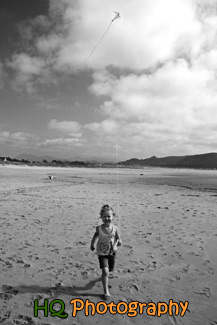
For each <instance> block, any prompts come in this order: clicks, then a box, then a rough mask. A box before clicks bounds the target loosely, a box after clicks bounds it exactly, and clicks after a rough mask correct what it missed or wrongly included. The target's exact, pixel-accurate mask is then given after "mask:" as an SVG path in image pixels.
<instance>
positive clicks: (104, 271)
mask: <svg viewBox="0 0 217 325" xmlns="http://www.w3.org/2000/svg"><path fill="white" fill-rule="evenodd" d="M108 276H109V269H108V267H104V268H103V269H102V285H103V290H104V294H105V295H106V296H110V293H109V290H108Z"/></svg>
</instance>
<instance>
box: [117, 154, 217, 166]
mask: <svg viewBox="0 0 217 325" xmlns="http://www.w3.org/2000/svg"><path fill="white" fill-rule="evenodd" d="M118 164H119V165H124V166H133V167H136V166H137V167H145V166H152V167H171V168H201V169H213V168H217V153H206V154H201V155H190V156H169V157H164V158H157V157H155V156H153V157H151V158H147V159H136V158H132V159H129V160H126V161H122V162H119V163H118Z"/></svg>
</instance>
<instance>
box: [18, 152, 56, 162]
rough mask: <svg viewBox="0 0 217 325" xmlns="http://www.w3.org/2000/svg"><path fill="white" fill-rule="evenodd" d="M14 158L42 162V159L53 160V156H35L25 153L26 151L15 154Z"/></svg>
mask: <svg viewBox="0 0 217 325" xmlns="http://www.w3.org/2000/svg"><path fill="white" fill-rule="evenodd" d="M15 159H18V160H22V159H24V160H29V161H31V162H32V161H39V162H42V161H43V160H47V161H48V162H50V161H52V160H54V158H53V157H51V156H36V155H31V154H27V153H21V154H20V155H18V156H16V157H15Z"/></svg>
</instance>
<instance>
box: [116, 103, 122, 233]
mask: <svg viewBox="0 0 217 325" xmlns="http://www.w3.org/2000/svg"><path fill="white" fill-rule="evenodd" d="M115 115H116V121H115V125H116V136H115V138H116V144H115V162H116V192H117V214H118V228H119V230H120V228H121V218H120V213H119V212H120V211H119V203H120V191H119V169H118V118H117V108H116V105H115Z"/></svg>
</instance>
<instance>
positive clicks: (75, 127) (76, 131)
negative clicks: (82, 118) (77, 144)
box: [48, 119, 82, 138]
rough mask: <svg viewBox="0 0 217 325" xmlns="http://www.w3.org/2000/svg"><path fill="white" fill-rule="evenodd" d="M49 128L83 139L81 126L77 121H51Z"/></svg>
mask: <svg viewBox="0 0 217 325" xmlns="http://www.w3.org/2000/svg"><path fill="white" fill-rule="evenodd" d="M48 128H49V129H52V130H57V131H61V132H63V133H68V134H70V135H71V136H74V137H77V138H80V137H81V135H82V134H81V133H80V130H81V126H80V124H79V123H78V122H76V121H61V122H59V121H57V120H55V119H53V120H51V121H50V122H49V124H48Z"/></svg>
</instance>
